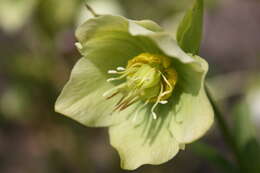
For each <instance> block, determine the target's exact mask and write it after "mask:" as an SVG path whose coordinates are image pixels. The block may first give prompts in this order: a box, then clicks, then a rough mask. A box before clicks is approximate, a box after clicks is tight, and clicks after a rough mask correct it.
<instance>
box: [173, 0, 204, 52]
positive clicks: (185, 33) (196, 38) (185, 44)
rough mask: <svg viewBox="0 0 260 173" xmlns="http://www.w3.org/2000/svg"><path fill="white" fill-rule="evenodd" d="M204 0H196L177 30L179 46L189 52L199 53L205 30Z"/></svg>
mask: <svg viewBox="0 0 260 173" xmlns="http://www.w3.org/2000/svg"><path fill="white" fill-rule="evenodd" d="M203 8H204V4H203V0H195V3H194V5H193V7H192V9H190V10H188V11H187V12H186V14H185V16H184V18H183V19H182V21H181V23H180V25H179V27H178V30H177V37H176V38H177V41H178V44H179V46H180V47H181V48H182V49H183V50H184V51H185V52H187V53H192V54H194V55H197V54H198V53H199V49H200V43H201V39H202V32H203Z"/></svg>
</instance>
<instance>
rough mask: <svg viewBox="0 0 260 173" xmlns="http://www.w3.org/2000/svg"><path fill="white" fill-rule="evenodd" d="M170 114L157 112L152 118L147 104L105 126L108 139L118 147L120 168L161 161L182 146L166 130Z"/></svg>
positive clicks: (165, 159)
mask: <svg viewBox="0 0 260 173" xmlns="http://www.w3.org/2000/svg"><path fill="white" fill-rule="evenodd" d="M170 118H171V117H169V116H166V117H163V116H159V117H158V119H156V120H154V119H153V118H152V115H151V113H150V107H149V108H148V107H147V108H145V109H144V110H142V111H141V113H139V114H138V115H135V114H132V115H131V116H129V117H128V120H127V121H125V122H124V123H122V124H120V125H116V126H111V127H110V128H109V135H110V143H111V145H112V146H113V147H114V148H115V149H116V150H117V151H118V153H119V155H120V158H121V167H122V168H123V169H128V170H133V169H136V168H138V167H139V166H141V165H143V164H154V165H158V164H161V163H164V162H166V161H168V160H170V159H171V158H173V157H174V156H175V155H176V154H177V153H178V151H179V149H182V148H183V147H184V145H183V144H179V143H178V142H177V141H176V139H175V137H174V136H173V135H172V133H171V131H170V128H169V121H170Z"/></svg>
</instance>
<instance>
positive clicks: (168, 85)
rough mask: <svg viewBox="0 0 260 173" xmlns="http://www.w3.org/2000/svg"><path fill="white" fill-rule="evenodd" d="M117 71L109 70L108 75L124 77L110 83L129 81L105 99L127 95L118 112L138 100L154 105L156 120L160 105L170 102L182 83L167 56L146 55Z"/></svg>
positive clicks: (120, 103) (119, 105)
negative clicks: (170, 98)
mask: <svg viewBox="0 0 260 173" xmlns="http://www.w3.org/2000/svg"><path fill="white" fill-rule="evenodd" d="M117 70H118V71H116V70H109V72H108V73H110V74H119V75H120V76H119V77H116V78H110V79H108V81H109V82H110V81H114V80H122V79H125V82H123V83H122V84H120V85H118V86H116V87H115V88H112V89H111V90H109V91H108V92H106V93H104V96H105V97H106V96H107V95H110V96H108V97H107V99H109V98H111V97H113V96H115V95H117V94H118V93H121V94H123V97H122V99H121V100H120V101H119V102H118V104H117V105H116V107H115V111H116V110H119V111H121V110H124V109H125V108H127V107H129V106H130V105H132V104H133V103H135V102H136V101H138V100H142V101H144V102H145V105H146V104H148V103H153V106H152V110H151V112H152V114H153V117H154V118H155V119H156V114H155V112H154V110H155V108H156V106H157V105H158V104H159V103H161V104H166V103H167V102H168V101H167V99H168V98H169V97H170V96H171V95H172V92H173V90H174V88H175V85H176V83H177V80H178V76H177V72H176V71H175V69H174V68H173V67H172V63H171V59H170V58H168V57H166V56H163V55H157V54H151V53H142V54H140V55H138V56H136V57H134V58H132V59H131V60H129V61H128V64H127V66H126V68H123V67H118V68H117Z"/></svg>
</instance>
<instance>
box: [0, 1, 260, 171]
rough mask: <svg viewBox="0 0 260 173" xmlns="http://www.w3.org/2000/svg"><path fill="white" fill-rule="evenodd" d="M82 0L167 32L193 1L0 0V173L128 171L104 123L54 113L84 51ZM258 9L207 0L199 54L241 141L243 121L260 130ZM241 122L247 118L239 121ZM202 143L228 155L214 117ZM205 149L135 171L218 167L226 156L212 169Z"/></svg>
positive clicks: (257, 4) (193, 148) (253, 133)
mask: <svg viewBox="0 0 260 173" xmlns="http://www.w3.org/2000/svg"><path fill="white" fill-rule="evenodd" d="M84 2H87V3H88V4H89V5H90V6H92V8H93V9H94V10H95V11H96V12H97V13H99V14H119V15H123V16H126V17H128V18H131V19H152V20H154V21H156V22H158V23H159V24H160V25H162V26H163V27H164V28H165V29H166V30H167V31H169V32H171V33H172V34H174V32H175V31H176V28H177V23H178V22H179V20H180V19H181V17H182V16H183V14H184V11H185V10H187V8H189V7H190V6H191V4H192V0H86V1H83V0H0V58H1V60H0V172H1V173H105V172H112V173H120V172H127V171H123V170H121V169H120V160H119V156H118V154H117V153H116V151H115V150H114V149H113V148H112V147H111V146H110V145H109V139H108V134H107V129H102V128H87V127H84V126H82V125H80V124H79V123H77V122H75V121H73V120H71V119H68V118H67V117H65V116H62V115H59V114H57V113H55V112H54V103H55V100H56V98H57V96H58V95H59V93H60V91H61V89H62V87H63V86H64V84H65V83H66V81H67V80H68V78H69V75H70V71H71V69H72V67H73V65H74V64H75V62H76V61H77V60H78V59H79V58H80V55H79V53H78V52H77V50H76V48H75V46H74V43H75V37H74V31H75V28H76V27H77V26H78V25H79V24H81V23H82V22H84V21H85V20H86V19H88V18H89V17H91V14H90V13H89V12H88V11H87V10H86V9H85V8H84ZM259 9H260V1H259V0H206V13H205V27H204V28H205V30H204V40H203V44H202V49H201V56H202V57H204V58H205V59H206V60H207V61H208V62H209V64H210V71H209V75H208V82H209V84H210V86H211V90H212V92H213V94H214V96H215V97H216V99H217V101H218V102H219V104H220V105H221V106H222V108H223V111H225V112H226V114H225V118H226V119H227V121H228V123H229V124H230V126H231V127H232V130H233V132H234V135H235V136H238V138H237V139H241V138H242V137H241V134H240V133H237V132H238V131H239V129H240V128H242V127H243V128H245V129H247V133H249V134H250V135H249V136H250V139H251V138H252V139H256V140H258V139H259V137H260V136H257V135H259V133H257V131H258V132H259V130H260V68H259V67H260V32H259V31H260V10H259ZM234 115H237V116H234ZM238 115H239V116H240V117H241V116H242V117H243V118H242V120H241V118H240V119H239V116H238ZM245 121H248V123H249V124H251V125H248V126H247V125H245V126H243V124H239V125H238V124H237V122H238V123H239V122H245ZM234 122H236V123H234ZM239 135H240V136H239ZM247 136H248V135H247ZM257 138H258V139H257ZM200 141H201V142H203V143H206V144H210V145H211V146H214V147H216V148H217V150H218V151H219V152H220V153H221V155H223V156H225V157H226V158H228V160H230V161H231V162H232V161H233V158H232V155H231V154H230V151H229V149H228V148H227V146H226V145H225V143H224V141H223V138H222V137H221V135H220V133H219V131H218V129H217V125H216V123H215V125H214V127H213V128H212V129H211V130H210V131H209V132H208V133H207V135H206V136H204V137H203V138H202V139H201V140H200ZM241 145H242V144H241ZM210 151H211V149H210V150H209V151H207V150H205V148H201V145H200V144H194V145H188V146H187V148H186V150H185V151H181V152H180V153H179V154H178V155H177V156H176V157H175V158H174V159H172V160H171V161H169V162H167V163H165V164H162V165H160V166H151V165H145V166H142V167H141V168H140V169H138V170H136V171H132V172H137V173H139V172H140V173H166V172H174V173H190V172H193V173H208V172H211V173H218V172H222V171H221V169H220V168H221V167H225V161H223V162H222V161H220V162H219V165H217V166H216V164H213V163H212V162H211V161H212V160H210V159H209V158H208V159H206V158H207V157H208V156H210V154H209V153H212V152H210ZM208 152H209V153H208ZM213 153H214V152H213ZM213 155H214V154H213ZM217 157H218V156H217V154H216V156H213V157H212V159H213V160H214V159H216V158H217Z"/></svg>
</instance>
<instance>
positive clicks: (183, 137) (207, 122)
mask: <svg viewBox="0 0 260 173" xmlns="http://www.w3.org/2000/svg"><path fill="white" fill-rule="evenodd" d="M195 59H197V60H199V61H200V62H201V65H202V66H203V68H204V69H205V71H204V72H203V73H202V79H201V80H198V79H196V76H195V75H192V74H190V75H186V78H187V79H186V80H183V81H181V85H179V86H178V87H177V88H176V90H175V95H174V96H173V97H172V98H171V100H170V101H169V102H171V104H169V105H168V106H169V107H170V108H169V109H170V112H169V115H170V116H173V117H174V118H173V119H172V123H171V130H172V133H173V134H174V136H175V138H176V139H177V140H178V142H181V143H190V142H193V141H195V140H196V139H198V138H200V137H201V136H203V135H204V134H205V133H206V132H207V130H208V129H209V128H210V127H211V125H212V123H213V119H214V113H213V110H212V107H211V104H210V103H209V100H208V98H207V96H206V94H205V90H204V78H205V74H206V73H207V69H208V67H207V63H206V62H205V61H204V60H203V59H201V58H199V57H195ZM197 77H199V76H197ZM192 82H194V83H193V84H192ZM198 82H199V83H198ZM198 89H199V90H198Z"/></svg>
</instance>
